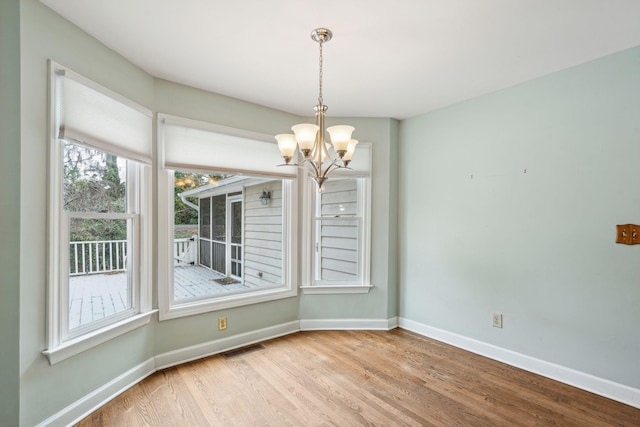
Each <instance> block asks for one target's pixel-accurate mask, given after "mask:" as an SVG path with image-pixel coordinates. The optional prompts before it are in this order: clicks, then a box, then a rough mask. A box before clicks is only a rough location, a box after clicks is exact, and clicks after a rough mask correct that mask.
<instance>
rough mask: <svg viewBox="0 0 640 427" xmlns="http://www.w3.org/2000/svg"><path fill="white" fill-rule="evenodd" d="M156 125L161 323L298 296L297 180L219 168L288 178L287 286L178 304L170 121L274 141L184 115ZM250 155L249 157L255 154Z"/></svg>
mask: <svg viewBox="0 0 640 427" xmlns="http://www.w3.org/2000/svg"><path fill="white" fill-rule="evenodd" d="M157 122H158V123H157V134H158V158H159V159H160V165H159V167H158V230H160V232H159V237H158V240H159V242H158V243H159V244H158V259H159V263H158V303H159V310H160V312H159V319H160V321H163V320H168V319H174V318H178V317H183V316H191V315H195V314H200V313H207V312H210V311H217V310H223V309H228V308H232V307H240V306H244V305H249V304H256V303H261V302H266V301H273V300H277V299H282V298H290V297H294V296H296V295H297V294H298V283H297V278H298V270H297V266H298V254H297V252H298V251H297V240H296V237H295V236H296V235H297V232H296V231H297V227H298V226H297V206H298V202H297V193H298V190H297V188H298V178H286V177H284V176H282V177H280V176H271V175H268V174H261V173H260V172H255V173H253V172H251V171H250V170H232V169H227V170H220V171H218V172H223V173H228V174H233V173H234V172H235V173H238V174H242V175H250V176H257V177H259V176H265V177H275V178H278V179H283V181H282V194H283V195H282V197H283V205H284V208H283V212H282V215H283V224H284V227H283V236H282V241H283V250H284V251H285V253H284V256H283V266H282V271H283V284H282V286H276V287H270V288H265V289H256V290H253V291H250V292H243V293H232V294H222V295H212V296H211V297H208V298H201V299H197V300H187V301H184V302H181V301H175V300H174V297H173V294H174V292H173V271H174V268H173V236H174V203H173V197H174V178H173V171H172V170H170V169H166V168H164V137H163V135H164V134H163V126H164V123H171V124H173V125H179V126H184V127H187V128H188V127H193V128H195V129H203V130H207V131H211V132H216V133H220V134H225V135H231V136H239V137H244V138H250V139H252V140H253V141H265V143H269V142H267V141H271V140H273V137H272V136H270V135H264V134H258V133H253V132H249V131H244V130H240V129H233V128H229V127H226V126H220V125H216V124H212V123H206V122H199V121H194V120H190V119H185V118H181V117H176V116H171V115H168V114H158V120H157ZM273 150H275V151H274V152H275V153H277V152H278V149H277V146H276V145H275V143H273ZM248 152H249V153H250V151H248ZM181 170H194V171H201V172H216V170H215V168H211V169H208V168H203V167H192V166H189V165H184V166H181ZM243 232H244V230H243ZM243 250H244V249H243ZM243 257H244V254H243ZM245 267H246V266H245V265H243V270H244V269H245Z"/></svg>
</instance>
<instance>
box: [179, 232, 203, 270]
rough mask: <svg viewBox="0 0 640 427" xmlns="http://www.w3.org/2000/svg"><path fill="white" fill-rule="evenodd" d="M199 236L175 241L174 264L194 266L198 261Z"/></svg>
mask: <svg viewBox="0 0 640 427" xmlns="http://www.w3.org/2000/svg"><path fill="white" fill-rule="evenodd" d="M197 253H198V236H193V237H187V238H184V239H174V240H173V263H174V265H180V264H193V263H195V262H196V261H197V259H198V257H197Z"/></svg>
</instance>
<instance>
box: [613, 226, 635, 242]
mask: <svg viewBox="0 0 640 427" xmlns="http://www.w3.org/2000/svg"><path fill="white" fill-rule="evenodd" d="M616 230H617V233H616V243H622V244H623V245H637V244H639V243H640V233H638V232H639V231H640V225H636V224H622V225H616Z"/></svg>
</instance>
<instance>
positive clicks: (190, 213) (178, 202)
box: [173, 171, 225, 225]
mask: <svg viewBox="0 0 640 427" xmlns="http://www.w3.org/2000/svg"><path fill="white" fill-rule="evenodd" d="M174 177H175V185H174V187H173V192H174V203H173V207H174V217H175V224H176V225H181V224H190V225H197V224H198V211H197V210H195V209H193V208H192V207H190V206H187V205H186V204H184V203H183V202H182V199H181V198H180V194H181V193H184V192H185V191H187V190H191V189H194V188H197V187H201V186H203V185H209V184H213V183H215V182H217V181H219V180H221V179H223V178H225V175H222V174H216V173H201V172H187V171H175V173H174ZM189 201H190V202H191V203H193V204H195V205H197V204H198V199H197V198H191V199H189Z"/></svg>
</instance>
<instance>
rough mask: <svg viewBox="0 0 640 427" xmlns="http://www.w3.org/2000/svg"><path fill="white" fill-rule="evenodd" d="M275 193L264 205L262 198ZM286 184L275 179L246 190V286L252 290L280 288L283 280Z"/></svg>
mask: <svg viewBox="0 0 640 427" xmlns="http://www.w3.org/2000/svg"><path fill="white" fill-rule="evenodd" d="M265 189H266V190H268V191H271V200H270V202H269V204H268V205H266V206H263V205H262V204H261V203H260V200H259V197H260V194H262V191H263V190H265ZM282 238H283V215H282V181H281V180H274V181H270V182H265V183H262V184H257V185H253V186H249V187H246V188H245V190H244V283H245V285H246V286H250V287H265V286H271V285H279V284H281V283H282V282H283V279H282V253H283V246H282Z"/></svg>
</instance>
